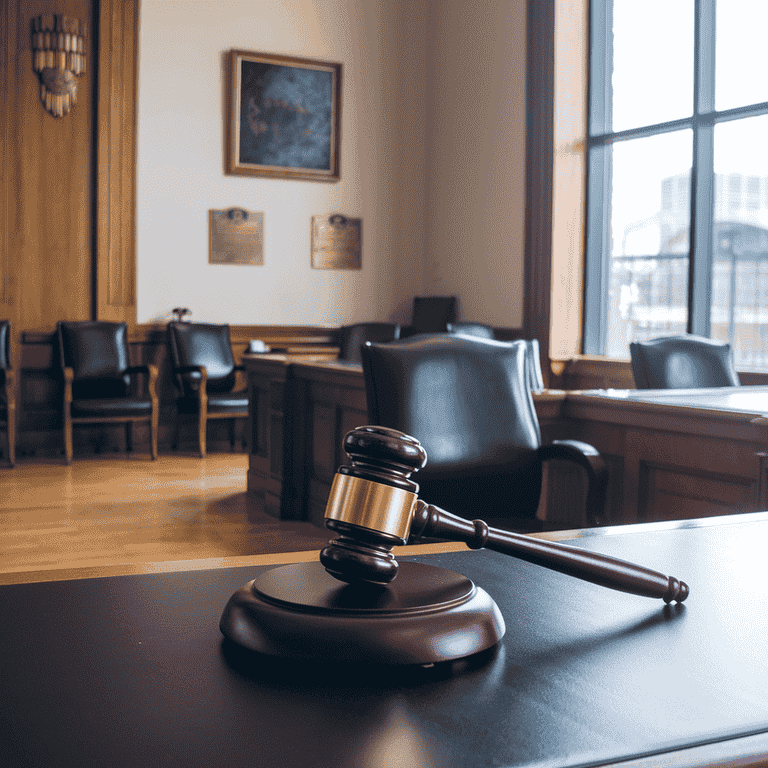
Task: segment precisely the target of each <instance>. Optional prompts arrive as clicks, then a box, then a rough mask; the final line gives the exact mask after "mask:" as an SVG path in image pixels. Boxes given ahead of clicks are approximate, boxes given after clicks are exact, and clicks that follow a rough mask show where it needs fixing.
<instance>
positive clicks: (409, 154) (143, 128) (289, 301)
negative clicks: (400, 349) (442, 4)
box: [137, 0, 425, 325]
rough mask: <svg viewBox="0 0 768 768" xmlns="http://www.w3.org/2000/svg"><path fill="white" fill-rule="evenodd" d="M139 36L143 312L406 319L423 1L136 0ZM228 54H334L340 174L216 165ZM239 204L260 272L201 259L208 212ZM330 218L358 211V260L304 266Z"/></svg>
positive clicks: (256, 320)
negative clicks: (284, 173) (257, 226)
mask: <svg viewBox="0 0 768 768" xmlns="http://www.w3.org/2000/svg"><path fill="white" fill-rule="evenodd" d="M414 5H415V6H416V9H417V12H415V13H414V12H413V11H412V10H411V9H412V8H413V7H414ZM419 8H421V12H418V9H419ZM140 30H141V32H140V41H139V45H140V47H139V117H138V150H137V154H138V157H137V261H138V267H137V272H138V318H137V319H138V322H140V323H149V322H161V321H163V320H165V319H167V318H168V317H169V315H170V310H171V308H172V307H175V306H179V305H181V306H187V307H190V308H191V309H192V310H193V319H194V320H198V321H203V320H208V321H212V322H229V323H233V324H270V325H271V324H287V325H292V324H297V325H301V324H310V325H324V324H325V325H339V324H342V323H345V322H350V321H355V320H367V319H370V320H373V319H379V320H385V319H388V318H392V319H397V320H401V321H407V320H409V319H410V302H411V297H412V296H413V295H414V293H418V292H420V290H421V276H422V254H423V233H424V184H425V159H424V145H425V134H424V130H425V128H424V116H425V111H424V106H423V105H424V87H425V85H424V83H425V74H424V69H425V68H424V55H425V52H424V46H423V43H422V41H423V39H424V13H423V5H421V4H420V3H415V4H414V3H411V2H408V3H405V2H401V0H379V1H378V2H374V1H372V0H370V1H366V2H355V1H354V0H314V1H313V0H279V1H276V0H250V1H248V0H200V1H197V0H142V4H141V19H140ZM232 48H238V49H244V50H251V51H259V52H271V53H280V54H287V55H292V56H300V57H306V58H315V59H321V60H326V61H334V62H341V63H342V65H343V92H342V118H341V155H340V162H341V166H340V167H341V181H340V182H338V183H336V184H328V183H323V182H309V181H295V180H276V179H262V178H250V177H239V176H228V175H226V174H225V173H224V141H225V139H224V134H225V120H224V104H225V98H226V83H225V79H226V78H225V71H226V69H225V54H226V52H227V51H228V50H230V49H232ZM234 206H237V207H242V208H246V209H249V210H254V211H263V212H264V228H265V242H264V261H265V263H264V266H261V267H255V266H244V265H212V264H209V263H208V211H209V209H211V208H216V209H222V208H230V207H234ZM332 212H339V213H343V214H345V215H348V216H355V217H361V218H362V219H363V259H362V261H363V267H362V269H361V270H313V269H312V268H311V266H310V237H311V236H310V226H311V217H312V216H313V215H317V214H326V213H332Z"/></svg>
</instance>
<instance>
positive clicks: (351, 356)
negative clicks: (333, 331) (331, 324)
mask: <svg viewBox="0 0 768 768" xmlns="http://www.w3.org/2000/svg"><path fill="white" fill-rule="evenodd" d="M399 338H400V326H399V325H398V324H397V323H356V324H354V325H343V326H342V327H341V328H340V329H339V360H349V361H351V362H356V363H359V362H360V359H361V358H360V348H361V347H362V346H363V344H365V342H366V341H375V342H378V343H385V342H387V341H394V340H395V339H399Z"/></svg>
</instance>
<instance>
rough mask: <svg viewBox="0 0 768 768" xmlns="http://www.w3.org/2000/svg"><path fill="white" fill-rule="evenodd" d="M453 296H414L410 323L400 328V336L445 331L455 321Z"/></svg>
mask: <svg viewBox="0 0 768 768" xmlns="http://www.w3.org/2000/svg"><path fill="white" fill-rule="evenodd" d="M456 305H457V301H456V297H455V296H414V297H413V318H412V320H411V324H410V325H407V326H405V327H404V328H402V329H401V332H400V337H401V338H405V337H406V336H415V335H416V334H418V333H447V332H448V324H449V323H455V322H456Z"/></svg>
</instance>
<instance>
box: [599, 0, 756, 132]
mask: <svg viewBox="0 0 768 768" xmlns="http://www.w3.org/2000/svg"><path fill="white" fill-rule="evenodd" d="M693 6H694V3H693V0H676V1H675V2H672V3H671V2H669V0H644V2H637V0H616V2H615V3H614V8H613V80H612V83H613V130H614V131H623V130H625V129H627V128H637V127H639V126H641V125H654V124H655V123H662V122H665V121H667V120H676V119H678V118H682V117H689V116H690V115H691V114H693V29H694V24H693ZM755 71H758V70H755Z"/></svg>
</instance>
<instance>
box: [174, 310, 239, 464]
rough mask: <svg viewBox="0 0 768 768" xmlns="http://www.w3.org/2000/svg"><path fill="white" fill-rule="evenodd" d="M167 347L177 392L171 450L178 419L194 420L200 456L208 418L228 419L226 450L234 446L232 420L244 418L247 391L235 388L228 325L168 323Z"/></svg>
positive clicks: (201, 455)
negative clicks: (192, 417)
mask: <svg viewBox="0 0 768 768" xmlns="http://www.w3.org/2000/svg"><path fill="white" fill-rule="evenodd" d="M168 348H169V351H170V356H171V363H172V365H173V374H174V382H175V384H176V388H177V390H178V398H177V400H176V405H177V419H176V428H175V430H174V441H173V447H174V450H176V448H177V447H178V434H179V419H180V417H181V416H183V415H194V416H196V417H197V434H198V446H199V450H200V457H201V458H203V457H205V454H206V432H207V425H208V420H209V419H231V423H230V431H229V440H230V447H231V448H232V449H233V450H234V447H235V419H244V418H247V417H248V391H247V389H245V388H240V389H236V387H237V384H238V382H237V373H236V372H237V371H242V370H243V366H242V365H236V364H235V358H234V355H233V354H232V343H231V341H230V334H229V325H226V324H224V325H218V324H213V323H180V322H171V323H168Z"/></svg>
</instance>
